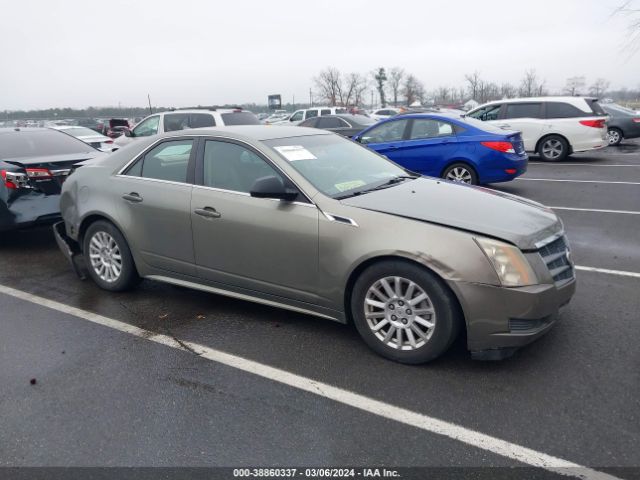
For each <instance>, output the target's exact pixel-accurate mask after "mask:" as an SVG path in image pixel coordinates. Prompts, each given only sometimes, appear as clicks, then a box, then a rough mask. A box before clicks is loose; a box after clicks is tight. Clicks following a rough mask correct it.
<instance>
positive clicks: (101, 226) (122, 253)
mask: <svg viewBox="0 0 640 480" xmlns="http://www.w3.org/2000/svg"><path fill="white" fill-rule="evenodd" d="M83 252H84V258H85V262H86V265H87V270H88V271H89V275H90V276H91V278H92V279H93V281H94V282H96V284H97V285H98V286H99V287H100V288H103V289H105V290H111V291H112V292H120V291H123V290H127V289H129V288H131V287H133V286H134V285H135V284H136V283H137V282H138V281H139V277H138V272H137V271H136V267H135V264H134V262H133V257H132V256H131V250H129V246H128V245H127V242H126V240H125V239H124V236H123V235H122V233H120V231H119V230H118V229H117V228H116V227H115V225H113V224H112V223H110V222H107V221H104V220H99V221H97V222H94V223H92V224H91V225H90V226H89V228H88V229H87V231H86V233H85V235H84V248H83Z"/></svg>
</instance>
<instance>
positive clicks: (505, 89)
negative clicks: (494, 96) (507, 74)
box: [500, 83, 518, 98]
mask: <svg viewBox="0 0 640 480" xmlns="http://www.w3.org/2000/svg"><path fill="white" fill-rule="evenodd" d="M516 95H518V89H517V88H516V86H515V85H512V84H511V83H503V84H502V85H500V98H513V97H515V96H516Z"/></svg>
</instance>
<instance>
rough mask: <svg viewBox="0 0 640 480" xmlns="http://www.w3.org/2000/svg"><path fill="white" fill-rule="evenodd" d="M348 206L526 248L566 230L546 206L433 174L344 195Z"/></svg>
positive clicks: (532, 247) (533, 246)
mask: <svg viewBox="0 0 640 480" xmlns="http://www.w3.org/2000/svg"><path fill="white" fill-rule="evenodd" d="M341 202H342V203H343V204H345V205H349V206H352V207H357V208H364V209H367V210H373V211H376V212H382V213H387V214H390V215H397V216H401V217H406V218H411V219H414V220H420V221H424V222H429V223H435V224H439V225H443V226H447V227H452V228H457V229H460V230H466V231H470V232H475V233H479V234H482V235H486V236H489V237H494V238H499V239H502V240H505V241H507V242H510V243H513V244H514V245H517V246H518V247H519V248H520V249H522V250H534V249H536V248H537V247H536V243H538V242H540V241H542V240H545V239H547V238H549V237H551V236H553V235H555V234H557V233H559V232H561V231H562V230H563V226H562V223H561V221H560V220H559V219H558V217H557V216H556V214H555V213H553V211H552V210H551V209H549V208H547V207H545V206H544V205H541V204H539V203H537V202H534V201H532V200H528V199H525V198H521V197H518V196H515V195H510V194H508V193H502V192H498V191H495V190H491V189H488V188H482V187H474V186H471V185H465V184H459V183H453V182H448V181H446V180H437V179H429V178H424V177H423V178H418V179H416V180H411V181H406V182H403V183H401V184H398V185H396V186H393V187H389V188H385V189H383V190H376V191H373V192H369V193H366V194H362V195H359V196H356V197H350V198H346V199H343V200H341Z"/></svg>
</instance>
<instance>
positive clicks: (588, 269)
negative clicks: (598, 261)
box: [574, 265, 640, 278]
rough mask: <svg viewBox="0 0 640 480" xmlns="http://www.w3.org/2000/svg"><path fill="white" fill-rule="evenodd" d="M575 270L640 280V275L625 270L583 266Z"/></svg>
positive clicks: (577, 266) (576, 267) (578, 266)
mask: <svg viewBox="0 0 640 480" xmlns="http://www.w3.org/2000/svg"><path fill="white" fill-rule="evenodd" d="M574 268H575V269H576V270H582V271H583V272H596V273H606V274H608V275H618V276H620V277H632V278H640V273H637V272H627V271H625V270H610V269H608V268H595V267H584V266H582V265H576V266H575V267H574Z"/></svg>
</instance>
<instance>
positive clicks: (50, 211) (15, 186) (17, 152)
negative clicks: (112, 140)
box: [0, 128, 104, 231]
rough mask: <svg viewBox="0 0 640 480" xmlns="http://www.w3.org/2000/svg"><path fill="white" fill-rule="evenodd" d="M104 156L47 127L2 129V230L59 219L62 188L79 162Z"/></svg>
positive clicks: (0, 214)
mask: <svg viewBox="0 0 640 480" xmlns="http://www.w3.org/2000/svg"><path fill="white" fill-rule="evenodd" d="M102 155H104V153H102V152H100V151H99V150H96V149H95V148H93V147H92V146H91V145H88V144H86V143H84V142H82V141H80V140H78V139H76V138H74V137H72V136H70V135H66V134H64V133H62V132H58V131H56V130H50V129H46V128H25V129H21V128H0V231H6V230H15V229H18V228H24V227H29V226H33V225H37V224H46V223H51V222H52V221H55V220H56V219H58V218H60V205H59V203H60V188H61V187H62V183H63V182H64V181H65V179H66V178H67V176H68V175H69V173H70V172H71V170H72V169H73V167H74V166H75V165H76V164H78V163H79V162H82V161H85V160H90V159H92V158H96V157H99V156H102Z"/></svg>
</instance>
